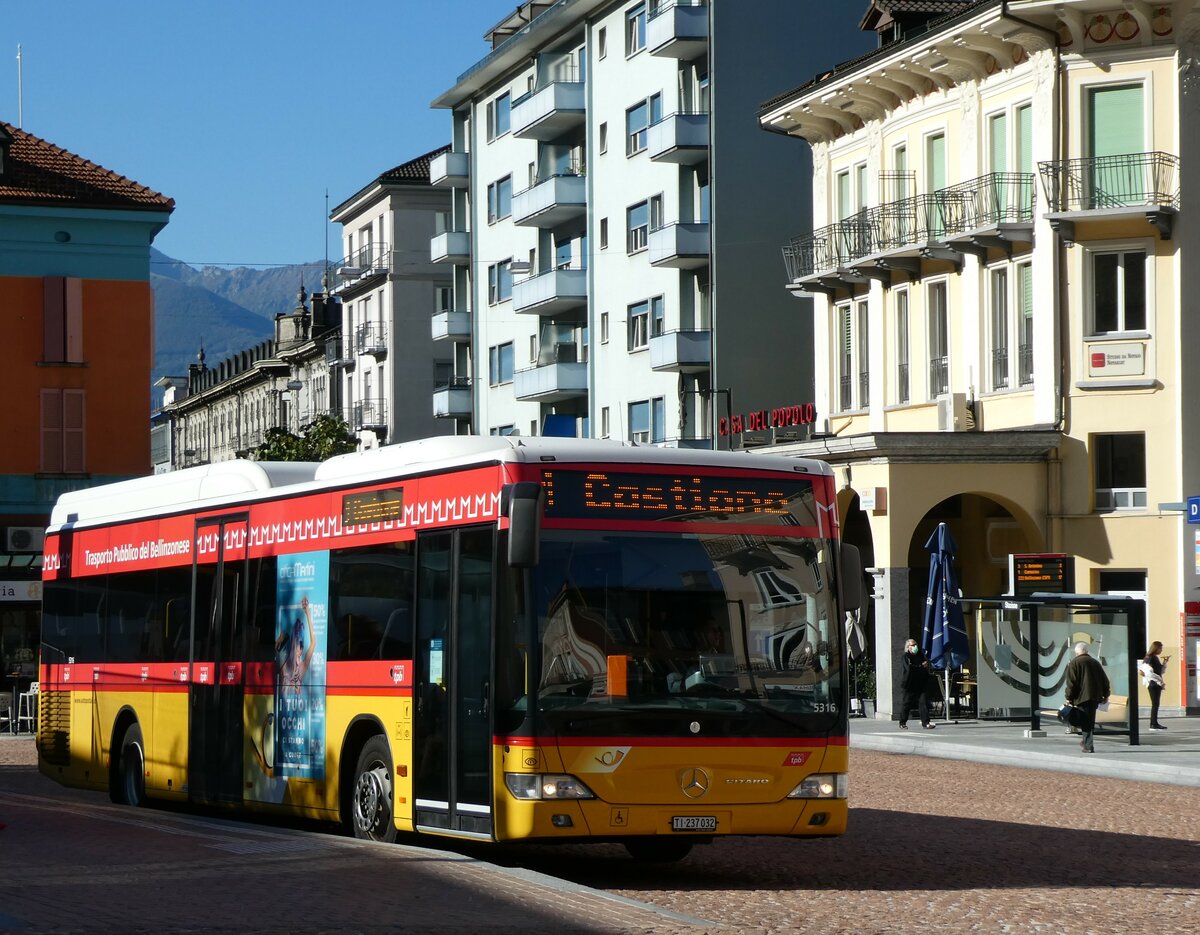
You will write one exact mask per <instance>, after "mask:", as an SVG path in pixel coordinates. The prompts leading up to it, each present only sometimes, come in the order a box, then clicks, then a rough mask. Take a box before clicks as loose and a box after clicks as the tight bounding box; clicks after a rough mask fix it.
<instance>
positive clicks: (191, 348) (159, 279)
mask: <svg viewBox="0 0 1200 935" xmlns="http://www.w3.org/2000/svg"><path fill="white" fill-rule="evenodd" d="M324 268H325V264H324V263H322V262H320V261H317V262H314V263H304V264H296V265H294V266H279V267H273V268H271V269H265V270H259V269H248V268H246V267H236V268H234V269H221V268H219V267H215V266H206V267H203V268H202V269H195V268H194V267H191V266H188V265H187V264H186V263H183V262H181V261H179V260H174V259H172V258H171V257H169V256H167V255H166V254H164V253H161V252H160V251H158V250H153V249H152V250H151V257H150V284H151V286H152V287H153V288H154V303H155V347H154V372H153V373H152V374H151V382H152V383H153V381H154V380H157V379H158V378H159V377H162V376H176V375H183V374H186V373H187V368H188V364H190V363H193V362H195V360H196V353H197V351H198V350H199V349H200V348H201V346H203V348H204V355H205V359H206V361H207V363H208V365H209V366H210V367H211V366H214V365H215V364H217V363H218V362H220V361H221V360H222V359H224V358H225V357H228V356H230V355H231V354H233V353H236V352H237V351H240V350H242V349H244V348H247V347H251V346H253V345H255V344H258V343H259V342H260V341H263V340H264V339H266V338H270V337H272V336H273V335H274V333H275V326H274V321H275V316H276V315H277V314H279V313H280V312H290V311H291V310H292V309H294V308H295V307H296V293H297V292H298V291H299V289H300V283H301V281H302V280H303V283H304V287H305V288H306V289H307V290H308V291H309V292H312V291H313V290H314V289H318V290H319V289H320V288H321V272H322V270H323V269H324ZM155 401H156V403H157V394H155Z"/></svg>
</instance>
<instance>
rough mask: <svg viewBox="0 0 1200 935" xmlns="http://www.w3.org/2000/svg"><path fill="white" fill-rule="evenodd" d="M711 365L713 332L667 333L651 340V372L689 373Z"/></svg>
mask: <svg viewBox="0 0 1200 935" xmlns="http://www.w3.org/2000/svg"><path fill="white" fill-rule="evenodd" d="M711 365H712V332H711V331H708V330H697V331H667V332H665V333H663V334H656V335H654V336H653V337H651V338H650V369H651V370H663V371H672V372H677V373H688V372H693V371H703V370H707V369H708V368H709V367H710V366H711Z"/></svg>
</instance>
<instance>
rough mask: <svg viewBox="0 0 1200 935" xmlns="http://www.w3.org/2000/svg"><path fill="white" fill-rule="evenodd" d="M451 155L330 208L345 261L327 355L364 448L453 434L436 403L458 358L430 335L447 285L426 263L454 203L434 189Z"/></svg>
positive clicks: (446, 306)
mask: <svg viewBox="0 0 1200 935" xmlns="http://www.w3.org/2000/svg"><path fill="white" fill-rule="evenodd" d="M445 149H446V147H442V148H441V149H437V150H434V151H433V152H430V153H426V154H425V155H423V156H418V157H417V158H416V159H411V160H409V161H408V162H405V163H402V164H401V165H398V166H396V167H395V168H393V169H389V170H388V171H387V172H384V173H383V174H382V175H380V176H379V177H378V178H376V179H374V180H373V181H372V182H371V183H369V184H368V185H366V186H365V187H363V188H362V189H361V190H360V191H358V192H357V193H355V194H354V195H352V196H351V197H350V198H347V199H346V200H345V201H344V202H342V203H341V204H340V205H338V206H337V207H336V208H334V210H333V213H332V214H331V216H330V217H331V220H333V221H335V222H337V223H340V224H341V225H342V232H343V242H344V244H345V257H346V258H345V259H344V260H342V261H341V263H339V264H338V265H337V266H336V267H335V269H334V273H335V280H336V281H335V283H334V285H333V288H332V292H333V294H334V295H336V296H339V297H340V298H341V300H342V309H343V318H342V342H341V345H340V347H339V348H338V349H337V350H336V352H334V353H333V354H332V355H331V364H332V366H333V374H332V375H331V379H332V380H336V381H338V382H339V384H340V388H341V390H342V396H341V398H342V401H343V406H344V412H345V417H346V421H347V423H348V424H349V426H350V429H351V431H354V432H357V433H358V436H359V439H360V441H361V443H362V447H363V448H374V447H377V446H379V445H383V444H386V443H388V442H399V441H406V440H411V439H415V438H425V437H427V436H430V435H444V434H449V433H451V432H452V430H453V425H452V424H450V423H447V422H445V421H442V420H439V419H437V418H435V417H434V412H433V408H432V406H431V399H433V398H434V397H435V396H436V395H438V394H439V393H440V392H444V390H445V388H446V387H449V386H450V385H451V384H452V382H453V376H454V368H453V356H452V353H451V351H450V349H449V348H448V346H447V345H445V344H438V343H435V342H434V340H433V335H432V332H431V329H430V320H431V318H432V319H433V321H434V322H435V323H436V322H437V321H438V319H439V318H441V317H444V316H446V315H447V314H448V313H449V311H450V310H451V277H450V272H449V270H448V269H447V268H446V267H444V266H437V265H435V264H433V263H431V262H430V260H429V241H430V238H431V237H432V236H433V235H434V233H435V231H437V230H440V229H442V228H443V227H444V226H445V225H446V223H447V222H448V208H449V204H450V199H449V196H448V195H447V193H446V192H444V191H440V190H437V189H434V188H431V187H430V185H429V164H430V161H431V160H433V159H434V158H436V157H437V156H438V155H439V154H441V153H443V152H444V151H445Z"/></svg>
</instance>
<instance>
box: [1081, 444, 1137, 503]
mask: <svg viewBox="0 0 1200 935" xmlns="http://www.w3.org/2000/svg"><path fill="white" fill-rule="evenodd" d="M1092 457H1093V465H1094V469H1095V475H1096V511H1097V512H1099V513H1107V512H1112V511H1114V510H1144V509H1145V508H1146V436H1145V435H1144V434H1142V433H1140V432H1130V433H1127V434H1119V435H1116V434H1114V435H1093V436H1092Z"/></svg>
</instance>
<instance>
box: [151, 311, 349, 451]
mask: <svg viewBox="0 0 1200 935" xmlns="http://www.w3.org/2000/svg"><path fill="white" fill-rule="evenodd" d="M341 329H342V307H341V302H340V301H338V299H337V298H336V297H330V296H328V295H326V294H325V293H320V292H317V293H313V295H312V300H311V305H310V302H309V296H308V294H307V293H306V292H305V290H304V288H303V287H301V289H300V292H299V294H298V295H297V297H296V307H295V309H293V310H292V311H291V312H285V313H281V314H278V315H276V316H275V336H274V338H272V339H270V340H267V341H262V342H260V343H259V344H256V345H255V346H254V347H249V348H246V349H244V350H241V351H239V352H237V353H236V354H233V355H231V356H229V357H227V358H225V359H224V360H221V361H218V362H217V363H216V364H215V365H212V366H210V365H209V363H208V361H207V359H206V356H205V353H204V350H203V349H201V350H200V352H199V353H198V354H197V356H196V362H195V363H194V364H192V365H191V366H190V367H189V368H188V373H187V376H186V377H177V376H163V377H161V378H160V379H159V380H158V381H157V383H156V385H157V386H161V387H163V389H164V395H163V404H162V407H161V408H160V410H159V412H158V413H156V414H155V423H156V424H155V427H154V431H155V432H157V433H159V435H163V434H165V435H166V436H167V438H165V439H162V440H161V441H160V443H159V444H160V445H161V447H163V448H164V449H165V450H166V451H167V452H168V453H169V458H170V463H169V467H168V468H166V469H178V468H184V467H194V466H196V465H200V464H213V463H216V462H218V461H228V460H230V459H232V458H247V457H252V455H253V452H254V449H255V448H257V447H258V446H259V445H261V444H263V442H264V441H266V435H267V432H268V431H270V430H271V429H283V430H284V431H287V432H290V433H291V434H293V435H300V434H302V433H303V431H304V429H305V427H306V426H307V425H308V424H309V423H311V422H312V421H313V420H314V419H316V418H317V417H318V416H321V415H333V416H337V417H338V418H340V419H343V420H344V421H345V422H347V424H349V425H350V427H351V428H352V429H354V428H357V427H358V426H356V425H355V424H354V422H353V419H352V415H353V413H352V412H351V411H349V410H348V409H347V408H346V406H345V405H344V404H343V401H342V397H341V392H342V378H341V371H340V370H339V368H338V366H337V362H338V360H339V359H340V357H341V350H340V349H341V348H342V347H343V341H342V336H341ZM158 470H162V468H159V467H158V466H157V465H156V471H158Z"/></svg>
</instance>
